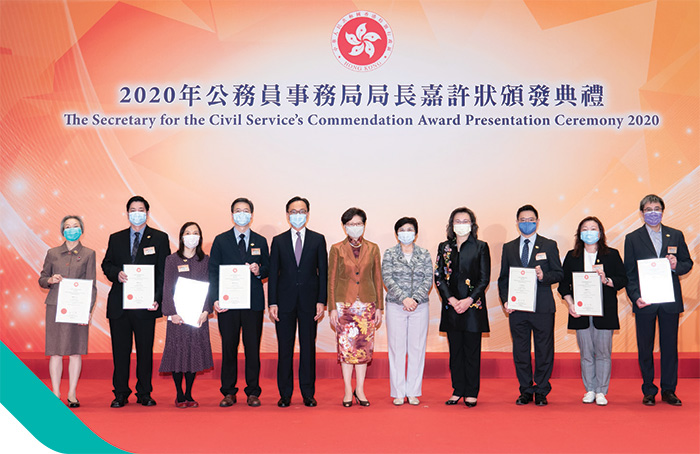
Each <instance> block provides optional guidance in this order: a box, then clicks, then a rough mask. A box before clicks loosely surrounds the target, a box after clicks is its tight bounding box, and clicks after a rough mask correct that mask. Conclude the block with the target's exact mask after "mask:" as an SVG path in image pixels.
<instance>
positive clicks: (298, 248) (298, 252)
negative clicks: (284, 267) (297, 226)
mask: <svg viewBox="0 0 700 454" xmlns="http://www.w3.org/2000/svg"><path fill="white" fill-rule="evenodd" d="M301 248H302V246H301V232H297V242H296V244H295V245H294V257H296V259H297V266H299V262H301Z"/></svg>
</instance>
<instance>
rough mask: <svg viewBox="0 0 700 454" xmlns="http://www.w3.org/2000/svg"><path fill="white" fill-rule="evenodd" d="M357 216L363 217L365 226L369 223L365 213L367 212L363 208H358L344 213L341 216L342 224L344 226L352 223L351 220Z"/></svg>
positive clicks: (349, 209)
mask: <svg viewBox="0 0 700 454" xmlns="http://www.w3.org/2000/svg"><path fill="white" fill-rule="evenodd" d="M355 216H359V217H361V218H362V223H363V224H364V223H365V222H367V213H365V211H364V210H363V209H362V208H357V207H352V208H348V209H347V210H345V213H343V215H342V216H340V222H342V223H343V225H345V224H347V223H348V222H350V220H351V219H352V218H354V217H355Z"/></svg>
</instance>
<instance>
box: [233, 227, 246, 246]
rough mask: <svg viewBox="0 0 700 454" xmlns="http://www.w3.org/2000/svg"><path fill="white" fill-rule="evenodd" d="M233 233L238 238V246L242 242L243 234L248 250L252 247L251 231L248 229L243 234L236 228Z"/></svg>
mask: <svg viewBox="0 0 700 454" xmlns="http://www.w3.org/2000/svg"><path fill="white" fill-rule="evenodd" d="M233 233H234V234H235V236H236V244H238V242H239V241H240V240H241V234H243V239H244V240H245V247H246V249H248V248H249V247H250V229H246V230H245V232H241V231H239V230H238V229H237V228H236V227H234V228H233Z"/></svg>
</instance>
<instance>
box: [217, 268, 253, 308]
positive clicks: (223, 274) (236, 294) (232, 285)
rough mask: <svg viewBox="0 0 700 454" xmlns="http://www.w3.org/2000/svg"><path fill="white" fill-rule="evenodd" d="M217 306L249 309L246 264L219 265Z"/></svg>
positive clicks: (248, 273)
mask: <svg viewBox="0 0 700 454" xmlns="http://www.w3.org/2000/svg"><path fill="white" fill-rule="evenodd" d="M219 307H221V308H222V309H250V267H248V265H219Z"/></svg>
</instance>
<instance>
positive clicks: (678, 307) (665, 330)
mask: <svg viewBox="0 0 700 454" xmlns="http://www.w3.org/2000/svg"><path fill="white" fill-rule="evenodd" d="M665 208H666V204H665V203H664V201H663V199H662V198H661V197H659V196H657V195H654V194H650V195H648V196H646V197H644V198H643V199H642V201H641V202H640V203H639V211H640V214H641V215H642V217H643V218H644V225H643V226H641V227H640V228H638V229H637V230H635V231H634V232H632V233H630V234H628V235H627V236H626V237H625V269H626V271H627V278H628V279H629V282H628V283H627V296H628V297H629V299H630V300H631V301H632V310H633V311H634V320H635V325H636V327H637V355H638V359H639V368H640V369H641V371H642V380H643V383H642V393H644V398H643V399H642V403H643V404H644V405H648V406H651V405H655V404H656V399H655V396H656V393H658V392H659V388H657V387H656V385H655V384H654V337H655V336H656V320H657V319H658V320H659V348H660V350H661V399H662V400H663V401H664V402H667V403H669V404H671V405H675V406H680V405H682V403H681V400H680V399H679V398H678V397H677V396H676V384H677V383H678V319H679V314H680V313H681V312H683V294H682V293H681V283H680V280H679V279H678V277H679V276H683V275H684V274H686V273H688V272H689V271H690V269H691V268H692V267H693V260H692V259H691V258H690V252H689V251H688V245H687V244H686V243H685V238H684V237H683V232H681V231H680V230H676V229H672V228H671V227H667V226H665V225H663V224H661V218H662V217H663V212H664V209H665ZM661 257H665V258H666V259H667V260H668V261H669V262H670V265H671V279H672V281H673V293H674V301H669V302H665V303H663V304H649V303H647V302H646V301H644V300H643V299H642V293H641V291H640V287H639V273H638V271H637V260H645V259H656V258H661Z"/></svg>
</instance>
